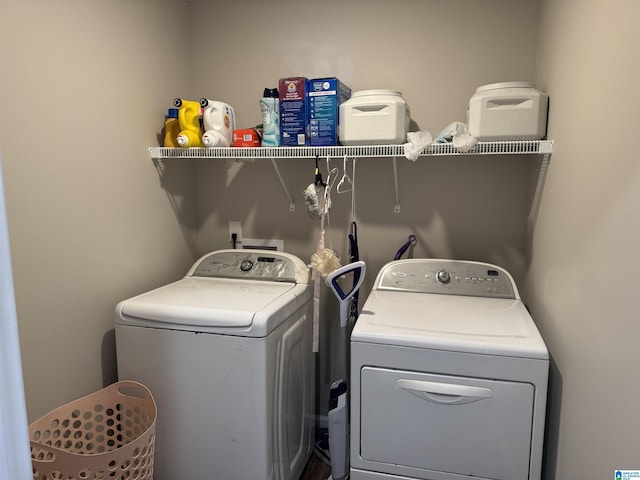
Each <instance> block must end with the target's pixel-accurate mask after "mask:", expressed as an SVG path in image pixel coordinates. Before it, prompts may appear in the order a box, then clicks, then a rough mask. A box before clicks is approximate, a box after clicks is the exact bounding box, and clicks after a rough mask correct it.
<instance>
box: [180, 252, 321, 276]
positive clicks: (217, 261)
mask: <svg viewBox="0 0 640 480" xmlns="http://www.w3.org/2000/svg"><path fill="white" fill-rule="evenodd" d="M187 276H193V277H220V278H236V279H248V280H267V281H274V282H291V283H309V268H308V267H307V266H306V265H305V264H304V262H303V261H302V260H300V259H299V258H298V257H295V256H293V255H290V254H287V253H282V252H273V251H270V250H218V251H215V252H212V253H209V254H207V255H205V256H203V257H202V258H200V259H199V260H198V261H197V262H196V263H195V265H194V266H193V267H191V269H190V270H189V272H188V273H187Z"/></svg>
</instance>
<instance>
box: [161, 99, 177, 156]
mask: <svg viewBox="0 0 640 480" xmlns="http://www.w3.org/2000/svg"><path fill="white" fill-rule="evenodd" d="M178 135H180V121H179V120H178V109H177V108H170V109H169V111H168V112H167V116H166V118H165V120H164V142H163V144H162V145H163V146H164V147H179V146H180V145H178Z"/></svg>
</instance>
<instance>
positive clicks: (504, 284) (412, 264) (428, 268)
mask: <svg viewBox="0 0 640 480" xmlns="http://www.w3.org/2000/svg"><path fill="white" fill-rule="evenodd" d="M374 290H396V291H406V292H413V293H437V294H446V295H467V296H475V297H493V298H510V299H519V298H520V296H519V294H518V289H517V287H516V284H515V282H514V280H513V278H512V277H511V275H510V274H509V272H507V271H506V270H504V269H503V268H500V267H498V266H496V265H491V264H489V263H482V262H471V261H463V260H441V259H426V258H416V259H408V260H396V261H394V262H391V263H388V264H387V265H385V266H384V267H382V269H381V270H380V272H379V273H378V277H377V278H376V282H375V285H374Z"/></svg>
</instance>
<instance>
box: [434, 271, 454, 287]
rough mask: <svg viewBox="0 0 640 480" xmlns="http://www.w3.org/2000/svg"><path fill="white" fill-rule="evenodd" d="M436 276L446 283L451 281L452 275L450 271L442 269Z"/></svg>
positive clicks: (439, 280)
mask: <svg viewBox="0 0 640 480" xmlns="http://www.w3.org/2000/svg"><path fill="white" fill-rule="evenodd" d="M436 277H437V278H438V282H440V283H443V284H445V285H446V284H447V283H449V282H450V281H451V275H449V272H447V271H446V270H440V271H439V272H438V275H437V276H436Z"/></svg>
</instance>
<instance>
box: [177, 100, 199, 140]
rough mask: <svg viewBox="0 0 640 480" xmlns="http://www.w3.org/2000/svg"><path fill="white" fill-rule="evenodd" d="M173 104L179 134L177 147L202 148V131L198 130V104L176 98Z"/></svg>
mask: <svg viewBox="0 0 640 480" xmlns="http://www.w3.org/2000/svg"><path fill="white" fill-rule="evenodd" d="M173 104H174V105H175V106H176V107H178V120H179V121H180V134H179V135H178V138H177V141H178V145H180V146H181V147H185V148H186V147H202V140H201V138H202V137H201V135H202V133H201V132H202V129H201V128H200V103H199V102H194V101H192V100H182V99H180V98H176V99H175V100H174V101H173Z"/></svg>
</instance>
